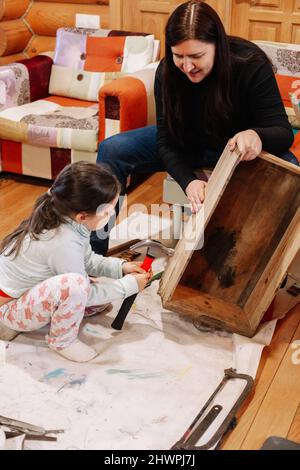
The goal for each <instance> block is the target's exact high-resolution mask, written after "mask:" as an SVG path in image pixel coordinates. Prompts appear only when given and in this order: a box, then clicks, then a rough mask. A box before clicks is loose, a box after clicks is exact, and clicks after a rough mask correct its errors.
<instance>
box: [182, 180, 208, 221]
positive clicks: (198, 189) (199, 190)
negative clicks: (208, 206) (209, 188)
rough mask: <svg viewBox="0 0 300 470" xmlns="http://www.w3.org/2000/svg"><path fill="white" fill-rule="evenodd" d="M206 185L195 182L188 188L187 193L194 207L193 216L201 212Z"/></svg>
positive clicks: (202, 182)
mask: <svg viewBox="0 0 300 470" xmlns="http://www.w3.org/2000/svg"><path fill="white" fill-rule="evenodd" d="M206 184H207V183H206V182H205V181H201V180H194V181H191V182H190V184H189V185H188V186H187V187H186V190H185V192H186V195H187V197H188V200H189V201H190V203H191V205H192V213H193V214H196V213H197V212H198V211H199V210H200V208H201V206H202V204H203V202H204V199H205V188H206Z"/></svg>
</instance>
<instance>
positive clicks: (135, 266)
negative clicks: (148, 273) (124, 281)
mask: <svg viewBox="0 0 300 470" xmlns="http://www.w3.org/2000/svg"><path fill="white" fill-rule="evenodd" d="M141 265H142V263H139V262H136V261H132V262H131V263H130V262H127V263H123V265H122V268H123V274H135V273H137V274H138V273H140V274H145V270H144V269H143V268H141Z"/></svg>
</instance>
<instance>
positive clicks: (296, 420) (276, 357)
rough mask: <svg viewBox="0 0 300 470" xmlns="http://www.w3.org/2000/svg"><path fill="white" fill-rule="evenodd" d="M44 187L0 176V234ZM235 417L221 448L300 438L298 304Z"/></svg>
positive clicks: (147, 194)
mask: <svg viewBox="0 0 300 470" xmlns="http://www.w3.org/2000/svg"><path fill="white" fill-rule="evenodd" d="M163 177H164V174H163V173H157V174H156V175H153V176H151V177H150V178H149V179H148V180H146V181H145V182H144V183H143V184H142V185H141V186H139V187H138V188H136V189H135V190H134V191H133V192H132V193H131V194H130V195H129V198H128V205H129V206H130V205H132V204H139V203H143V204H146V205H148V206H150V204H157V203H160V202H161V193H162V180H163ZM48 186H49V184H48V183H47V182H46V183H45V182H42V181H35V180H34V179H25V180H24V179H18V180H17V181H14V180H13V179H12V178H1V179H0V221H1V223H0V238H3V236H5V235H6V234H7V233H9V232H10V231H11V230H12V229H13V228H15V227H16V226H17V225H18V223H19V222H20V221H21V220H23V218H25V217H27V215H28V214H29V212H30V210H31V207H32V205H33V202H34V201H35V199H36V198H37V197H38V196H39V195H40V194H42V193H43V192H45V191H46V190H47V188H48ZM293 346H294V348H293ZM297 363H298V364H297ZM238 418H239V419H238V425H237V427H236V428H235V429H234V430H233V432H232V433H231V434H230V435H229V436H228V438H227V439H226V440H225V442H224V444H223V449H234V450H238V449H245V450H246V449H259V448H260V447H261V445H262V444H263V442H264V441H265V439H266V438H267V437H269V436H274V435H275V436H281V437H286V438H288V439H291V440H293V441H295V442H299V443H300V304H299V305H298V306H297V307H296V308H294V309H293V310H291V312H289V314H288V315H287V317H286V318H285V319H284V320H281V321H279V322H278V325H277V328H276V332H275V335H274V337H273V340H272V343H271V345H270V346H269V347H266V348H265V350H264V352H263V356H262V360H261V363H260V366H259V371H258V374H257V378H256V386H255V392H254V394H253V396H252V397H251V399H250V400H249V401H248V402H247V404H246V405H245V406H244V408H243V410H241V413H240V416H239V417H238Z"/></svg>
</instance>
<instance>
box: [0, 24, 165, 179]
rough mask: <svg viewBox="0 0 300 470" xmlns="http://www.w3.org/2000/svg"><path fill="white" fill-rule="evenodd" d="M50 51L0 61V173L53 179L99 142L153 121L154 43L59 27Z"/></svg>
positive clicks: (88, 156) (91, 153) (143, 37)
mask: <svg viewBox="0 0 300 470" xmlns="http://www.w3.org/2000/svg"><path fill="white" fill-rule="evenodd" d="M56 39H57V40H56V48H55V51H54V52H50V53H44V54H42V55H38V56H36V57H33V58H30V59H25V60H22V61H20V62H16V63H12V64H9V65H6V66H2V67H0V150H1V152H0V171H2V172H11V173H17V174H23V175H30V176H35V177H40V178H46V179H53V178H55V177H56V175H57V174H58V173H59V171H60V170H61V169H62V168H63V167H64V166H65V165H66V164H68V163H70V162H74V161H78V160H87V161H91V162H95V161H96V155H97V148H98V144H99V142H101V141H102V140H103V139H104V138H106V137H109V136H111V135H114V134H117V133H119V132H122V131H126V130H130V129H135V128H138V127H143V126H146V125H148V124H153V123H155V106H154V97H153V88H154V77H155V70H156V67H157V64H158V62H157V60H158V58H159V41H157V40H155V38H154V36H153V35H148V34H144V33H133V32H126V31H116V30H105V29H97V30H92V29H85V28H60V29H58V30H57V38H56Z"/></svg>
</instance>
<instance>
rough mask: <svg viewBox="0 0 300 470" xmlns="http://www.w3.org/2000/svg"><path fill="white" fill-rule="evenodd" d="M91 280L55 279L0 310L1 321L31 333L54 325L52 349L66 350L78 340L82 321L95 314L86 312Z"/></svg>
mask: <svg viewBox="0 0 300 470" xmlns="http://www.w3.org/2000/svg"><path fill="white" fill-rule="evenodd" d="M89 286H90V282H89V279H88V278H86V277H85V276H83V275H81V274H73V273H70V274H69V273H68V274H63V275H59V276H55V277H51V278H50V279H47V280H46V281H43V282H41V283H40V284H37V285H36V286H35V287H33V288H32V289H30V290H28V291H27V292H25V294H23V295H22V296H21V297H19V298H18V299H13V300H11V301H10V302H7V303H6V304H4V305H2V306H1V307H0V322H1V323H3V324H4V325H5V326H7V327H9V328H11V329H12V330H15V331H21V332H27V331H34V330H38V329H39V328H42V327H43V326H45V325H47V324H48V323H50V330H49V333H48V334H47V335H46V341H47V343H48V345H49V347H50V348H51V349H58V350H59V349H64V348H65V347H67V346H69V345H70V344H71V343H73V341H74V340H75V339H76V337H77V335H78V330H79V326H80V323H81V321H82V318H83V317H84V316H89V315H91V314H95V313H96V312H95V307H91V308H90V309H86V303H87V299H88V294H89V289H90V287H89Z"/></svg>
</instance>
